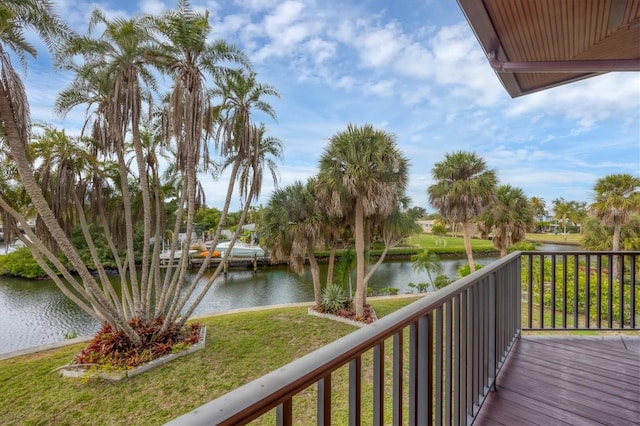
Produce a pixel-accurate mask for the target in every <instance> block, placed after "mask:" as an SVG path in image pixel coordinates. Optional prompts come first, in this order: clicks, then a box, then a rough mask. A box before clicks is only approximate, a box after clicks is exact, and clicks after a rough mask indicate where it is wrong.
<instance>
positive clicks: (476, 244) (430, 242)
mask: <svg viewBox="0 0 640 426" xmlns="http://www.w3.org/2000/svg"><path fill="white" fill-rule="evenodd" d="M407 245H408V246H418V247H420V248H423V249H429V250H432V251H434V252H436V253H460V254H464V241H463V239H462V237H438V236H435V235H431V234H414V235H412V236H411V237H409V238H407ZM471 248H472V249H473V251H474V252H477V253H481V252H494V251H496V250H497V249H496V248H495V247H494V246H493V243H492V242H491V241H489V240H481V239H477V238H473V239H471Z"/></svg>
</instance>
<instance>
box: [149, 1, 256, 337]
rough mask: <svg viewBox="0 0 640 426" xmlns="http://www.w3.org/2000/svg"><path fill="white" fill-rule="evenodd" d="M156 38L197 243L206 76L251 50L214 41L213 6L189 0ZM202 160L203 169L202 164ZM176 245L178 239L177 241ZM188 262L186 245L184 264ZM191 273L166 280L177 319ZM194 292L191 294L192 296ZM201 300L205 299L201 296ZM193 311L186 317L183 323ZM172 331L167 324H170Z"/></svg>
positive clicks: (158, 28)
mask: <svg viewBox="0 0 640 426" xmlns="http://www.w3.org/2000/svg"><path fill="white" fill-rule="evenodd" d="M152 26H153V30H154V34H156V37H155V38H156V42H155V43H154V44H153V45H152V46H151V48H150V49H149V50H148V51H147V52H146V56H145V57H146V59H147V60H148V61H150V62H151V63H153V64H154V65H155V66H157V67H158V68H159V69H160V70H161V71H162V72H164V73H166V74H167V75H169V76H170V77H171V78H172V80H173V87H172V90H171V92H170V94H169V96H168V102H167V105H166V107H165V109H164V114H163V116H162V122H163V123H164V126H163V136H164V138H165V139H166V140H175V141H176V144H177V149H176V153H177V158H176V165H177V170H179V171H180V173H183V175H184V179H183V181H182V182H183V190H182V194H183V195H181V197H180V199H181V202H180V204H179V205H178V211H177V215H176V217H177V220H176V228H174V234H176V233H177V232H178V231H179V228H177V227H178V226H179V225H180V223H181V222H182V218H183V215H184V216H186V239H185V244H186V245H189V244H190V243H191V235H192V231H193V225H194V217H195V211H196V207H197V205H198V203H197V193H198V179H197V174H198V171H199V170H202V171H207V168H208V167H209V166H210V161H209V158H208V150H207V144H206V141H207V139H208V138H209V137H210V136H211V134H212V133H211V132H212V126H211V125H210V123H211V116H210V115H209V114H208V112H209V111H210V96H209V95H208V91H207V88H206V86H205V81H206V78H207V77H211V78H212V79H214V78H215V77H216V76H218V75H220V74H223V73H225V72H228V71H229V67H228V65H230V64H241V65H247V66H248V60H247V59H246V56H245V55H244V54H243V53H242V52H241V51H240V50H239V49H237V48H236V47H235V46H233V45H231V44H228V43H226V42H225V41H222V40H219V41H215V42H210V41H209V36H210V35H211V26H210V24H209V16H208V12H205V13H200V12H197V11H195V10H193V9H192V8H191V5H190V3H189V2H188V1H187V0H180V1H179V2H178V4H177V7H176V9H175V10H171V11H167V12H165V13H164V14H162V15H161V16H160V17H158V18H156V19H152ZM198 165H200V166H201V169H198ZM172 250H175V242H174V243H173V244H172ZM186 262H187V258H186V251H185V256H183V258H182V264H183V265H185V264H186ZM185 278H186V268H184V267H183V268H179V269H178V271H177V274H176V275H173V276H170V274H167V276H166V277H165V280H164V283H163V293H164V291H165V290H166V294H167V295H168V296H169V297H167V298H163V299H162V300H161V301H160V304H161V305H162V306H164V305H166V304H168V305H169V308H168V311H167V314H166V315H167V316H166V319H167V322H166V327H168V323H171V322H173V321H175V320H176V319H177V318H178V316H179V315H180V313H181V312H180V311H181V309H182V307H183V306H184V305H185V304H186V303H187V300H188V297H189V296H190V295H191V292H192V291H193V288H194V286H193V285H192V286H190V290H188V291H187V292H186V294H185V295H184V296H182V295H181V284H182V282H184V280H185ZM187 295H188V296H187ZM197 300H201V299H200V298H197ZM187 317H188V315H186V316H184V317H183V318H182V319H180V321H179V324H180V325H181V324H182V323H184V322H185V321H186V318H187ZM165 331H166V329H165Z"/></svg>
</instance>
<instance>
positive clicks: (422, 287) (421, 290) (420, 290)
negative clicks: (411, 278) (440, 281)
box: [407, 283, 429, 293]
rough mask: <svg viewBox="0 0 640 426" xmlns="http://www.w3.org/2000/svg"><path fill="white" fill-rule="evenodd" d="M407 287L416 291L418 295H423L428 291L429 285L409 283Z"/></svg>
mask: <svg viewBox="0 0 640 426" xmlns="http://www.w3.org/2000/svg"><path fill="white" fill-rule="evenodd" d="M407 285H408V286H409V287H411V288H412V289H413V288H415V289H416V290H418V293H424V292H426V291H427V290H428V289H429V283H418V284H414V283H409V284H407Z"/></svg>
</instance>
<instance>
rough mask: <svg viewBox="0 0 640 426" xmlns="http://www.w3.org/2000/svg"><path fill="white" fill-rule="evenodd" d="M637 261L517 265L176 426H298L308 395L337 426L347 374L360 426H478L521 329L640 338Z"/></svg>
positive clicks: (500, 265)
mask: <svg viewBox="0 0 640 426" xmlns="http://www.w3.org/2000/svg"><path fill="white" fill-rule="evenodd" d="M639 256H640V252H633V253H629V252H625V253H611V252H588V253H586V252H555V253H547V252H525V253H513V254H511V255H509V256H506V257H505V258H503V259H500V260H498V261H496V262H494V263H492V264H490V265H489V266H486V267H484V268H482V269H480V270H479V271H476V272H475V273H473V274H471V275H469V276H467V277H465V278H463V279H460V280H458V281H456V282H455V283H453V284H451V285H449V286H447V287H446V288H444V289H442V290H440V291H438V292H436V293H433V294H430V295H428V296H426V297H424V298H423V299H421V300H419V301H417V302H415V303H412V304H411V305H409V306H407V307H405V308H403V309H400V310H398V311H396V312H394V313H392V314H390V315H388V316H386V317H384V318H382V319H380V320H378V321H376V322H375V323H374V324H371V325H370V326H367V327H364V328H361V329H359V330H357V331H354V332H353V333H351V334H349V335H347V336H345V337H343V338H342V339H339V340H337V341H335V342H333V343H331V344H329V345H327V346H324V347H322V348H320V349H318V350H316V351H314V352H312V353H310V354H308V355H306V356H304V357H302V358H300V359H298V360H296V361H293V362H292V363H290V364H288V365H286V366H283V367H282V368H280V369H278V370H275V371H273V372H271V373H269V374H267V375H265V376H263V377H261V378H259V379H257V380H255V381H253V382H251V383H248V384H246V385H244V386H242V387H240V388H238V389H236V390H234V391H232V392H230V393H228V394H226V395H223V396H222V397H220V398H218V399H216V400H213V401H211V402H209V403H207V404H205V405H203V406H201V407H199V408H197V409H196V410H194V411H192V412H190V413H187V414H185V415H184V416H182V417H179V418H177V419H175V420H174V421H173V422H171V424H190V425H193V424H202V425H204V424H207V425H211V424H216V425H238V424H245V423H248V422H250V421H251V420H253V419H256V418H258V417H260V416H262V415H264V414H265V413H267V412H268V411H270V410H273V409H275V410H276V422H277V424H279V425H290V424H292V423H293V421H294V397H297V396H298V395H300V394H301V393H303V392H305V393H308V391H309V389H312V390H313V392H314V393H315V395H316V396H315V400H316V402H315V406H316V413H315V421H316V422H317V424H323V425H328V424H332V411H333V410H334V403H333V397H334V396H335V395H334V393H335V392H339V391H341V389H342V387H339V386H333V387H332V379H333V378H334V376H335V375H336V374H337V372H338V371H339V370H340V369H342V368H343V367H345V368H347V369H348V388H347V390H344V392H345V395H343V396H342V399H343V400H346V401H348V423H349V424H350V425H359V424H362V423H364V424H373V425H381V424H389V423H391V424H394V425H401V424H410V425H425V424H456V425H457V424H470V423H471V422H472V421H473V419H474V418H475V416H476V415H477V413H478V411H479V409H480V407H481V406H482V403H483V401H484V399H485V397H486V396H487V394H488V392H489V391H490V389H491V387H492V386H493V385H494V383H495V379H496V376H497V374H498V372H499V370H500V368H501V367H502V365H503V363H504V361H505V360H506V357H507V355H508V353H509V351H510V350H511V348H512V346H513V344H514V343H515V341H516V339H517V338H518V337H519V335H520V331H521V321H522V319H523V317H524V323H525V328H527V329H532V330H534V329H545V330H547V329H585V328H589V329H594V328H595V329H598V330H602V329H637V324H638V321H637V315H638V312H640V309H639V308H638V300H637V298H636V287H637V286H638V280H637V277H638V268H639V267H640V265H639V259H638V257H639ZM618 259H619V260H618ZM614 264H615V266H614ZM610 266H612V267H613V269H614V270H615V271H616V277H613V273H611V274H609V267H610ZM363 392H371V395H366V397H365V398H363ZM337 399H339V398H337ZM363 400H366V401H370V402H368V403H367V404H366V405H363V404H362V401H363ZM295 401H296V402H298V401H299V398H296V400H295ZM306 421H308V420H306Z"/></svg>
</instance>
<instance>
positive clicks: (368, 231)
mask: <svg viewBox="0 0 640 426" xmlns="http://www.w3.org/2000/svg"><path fill="white" fill-rule="evenodd" d="M407 182H408V161H407V160H406V158H405V157H404V156H403V155H402V153H401V152H400V151H399V149H398V147H397V144H396V142H395V137H394V136H393V135H391V134H389V133H386V132H384V131H382V130H377V129H375V128H374V127H373V126H371V125H364V126H361V127H360V126H355V125H352V124H350V125H349V126H347V129H346V130H344V131H342V132H338V133H337V134H335V135H334V136H332V137H331V139H330V141H329V145H328V146H327V148H326V149H325V151H324V152H323V154H322V156H321V157H320V172H319V173H318V184H317V192H318V193H319V194H320V197H319V198H320V199H322V200H326V208H327V211H328V213H329V214H330V215H332V216H335V217H338V218H346V219H347V221H348V222H349V223H352V224H353V234H354V239H355V252H356V292H355V300H354V305H355V316H356V318H362V317H363V316H364V307H365V303H366V295H367V282H368V279H369V278H370V277H371V275H372V274H373V273H374V272H375V269H376V268H377V266H378V265H379V264H380V262H382V261H383V260H384V257H385V255H386V250H387V249H388V248H389V247H392V246H393V245H395V244H398V243H399V241H401V240H402V238H404V237H406V236H408V235H410V234H411V233H412V232H413V230H414V229H415V228H414V226H415V225H414V224H413V220H410V221H407V220H404V218H403V211H402V210H401V204H400V203H401V201H402V200H403V198H404V190H405V188H406V186H407ZM409 222H410V223H409ZM409 228H410V229H409ZM376 230H377V232H375V231H376ZM374 233H376V234H377V235H381V236H382V238H383V240H384V243H385V251H384V252H383V254H382V256H381V257H380V259H379V261H378V263H377V264H376V265H374V267H372V268H370V269H369V270H368V271H367V267H366V263H367V259H366V251H367V250H368V247H369V246H370V241H371V236H372V234H374Z"/></svg>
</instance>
